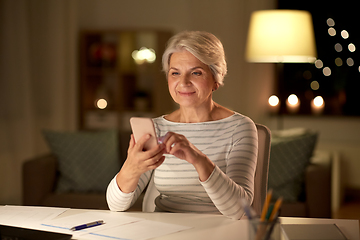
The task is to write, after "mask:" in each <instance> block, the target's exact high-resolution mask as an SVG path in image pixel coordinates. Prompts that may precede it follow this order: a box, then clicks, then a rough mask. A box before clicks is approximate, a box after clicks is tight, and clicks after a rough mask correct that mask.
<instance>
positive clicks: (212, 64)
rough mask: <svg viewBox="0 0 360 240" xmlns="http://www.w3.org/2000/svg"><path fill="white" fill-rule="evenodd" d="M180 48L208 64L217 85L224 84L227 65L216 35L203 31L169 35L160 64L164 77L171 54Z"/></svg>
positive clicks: (222, 48)
mask: <svg viewBox="0 0 360 240" xmlns="http://www.w3.org/2000/svg"><path fill="white" fill-rule="evenodd" d="M182 50H186V51H188V52H190V53H191V54H192V55H194V56H195V57H196V58H197V59H199V60H200V61H201V62H203V63H204V64H206V65H208V66H209V68H210V70H211V72H212V74H213V76H214V79H215V81H216V82H217V83H218V84H219V85H223V84H224V77H225V75H226V73H227V65H226V61H225V52H224V47H223V45H222V43H221V42H220V40H219V39H218V38H217V37H215V36H214V35H213V34H211V33H208V32H204V31H184V32H180V33H178V34H176V35H174V36H173V37H171V38H170V39H169V41H168V44H167V47H166V49H165V52H164V54H163V57H162V66H163V71H164V72H165V74H166V77H167V75H168V72H169V65H170V58H171V55H172V54H173V53H174V52H179V51H182Z"/></svg>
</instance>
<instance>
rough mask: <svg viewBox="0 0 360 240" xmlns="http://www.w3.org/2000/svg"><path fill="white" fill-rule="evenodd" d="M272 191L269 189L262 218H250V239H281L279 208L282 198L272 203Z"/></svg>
mask: <svg viewBox="0 0 360 240" xmlns="http://www.w3.org/2000/svg"><path fill="white" fill-rule="evenodd" d="M271 197H272V191H271V190H269V192H268V194H267V196H266V200H265V203H264V206H263V209H262V212H261V216H260V219H259V218H254V219H250V220H249V239H250V240H278V239H280V222H279V219H278V217H279V210H280V207H281V204H282V198H281V197H280V198H278V199H277V200H276V201H275V203H271Z"/></svg>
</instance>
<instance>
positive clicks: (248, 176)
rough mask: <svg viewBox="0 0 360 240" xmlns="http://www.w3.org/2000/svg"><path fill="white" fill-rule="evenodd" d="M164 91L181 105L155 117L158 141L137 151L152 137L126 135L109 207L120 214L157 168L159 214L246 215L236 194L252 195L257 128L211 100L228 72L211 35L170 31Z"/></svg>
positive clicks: (164, 63) (248, 196)
mask: <svg viewBox="0 0 360 240" xmlns="http://www.w3.org/2000/svg"><path fill="white" fill-rule="evenodd" d="M162 64H163V70H164V71H165V74H166V76H167V82H168V87H169V92H170V94H171V96H172V98H173V100H174V101H175V102H176V103H177V104H178V105H179V108H178V109H177V110H175V111H174V112H172V113H170V114H168V115H164V116H161V117H158V118H155V119H153V121H154V124H155V128H156V132H157V135H158V136H159V137H160V136H162V137H161V139H162V143H161V144H159V145H158V146H156V147H154V148H152V149H150V150H147V151H142V149H143V146H144V143H145V142H146V141H147V140H148V139H149V136H146V135H145V136H143V137H142V138H140V139H139V141H138V142H135V140H134V137H133V136H131V139H130V143H129V148H128V155H127V159H126V161H125V163H124V165H123V167H122V168H121V170H120V171H119V173H118V174H117V175H116V176H115V177H114V178H113V180H112V181H111V182H110V184H109V186H108V189H107V202H108V205H109V208H110V210H113V211H125V210H127V209H129V208H130V207H131V205H132V204H133V203H134V202H135V201H136V200H137V198H138V196H139V195H140V194H141V192H142V191H143V189H144V188H145V187H146V185H147V183H148V182H149V179H150V176H151V174H152V172H153V171H154V182H155V186H156V188H157V189H158V191H159V192H160V195H159V196H158V197H157V198H156V200H155V205H156V211H168V212H197V213H218V214H219V213H221V214H223V215H225V216H227V217H230V218H233V219H240V218H241V217H242V215H243V214H244V210H243V209H242V204H241V200H240V199H241V198H245V199H246V200H247V201H248V202H249V203H251V202H252V200H253V197H254V175H255V168H256V161H257V130H256V126H255V124H254V122H253V121H252V120H251V119H250V118H248V117H246V116H244V115H242V114H240V113H237V112H234V111H231V110H229V109H227V108H225V107H223V106H221V105H219V104H217V103H216V102H214V101H213V99H212V95H213V92H214V91H215V90H217V89H218V87H219V86H220V85H223V81H224V76H225V75H226V72H227V67H226V61H225V53H224V49H223V46H222V44H221V42H220V40H219V39H218V38H216V37H215V36H214V35H212V34H210V33H207V32H201V31H185V32H180V33H178V34H176V35H175V36H173V37H172V38H171V39H170V40H169V42H168V45H167V48H166V50H165V52H164V54H163V59H162Z"/></svg>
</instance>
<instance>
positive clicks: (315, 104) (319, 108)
mask: <svg viewBox="0 0 360 240" xmlns="http://www.w3.org/2000/svg"><path fill="white" fill-rule="evenodd" d="M324 106H325V102H324V99H323V98H322V97H321V96H317V97H315V98H314V99H313V100H312V101H311V112H312V113H313V114H315V115H320V114H321V113H322V112H323V111H324Z"/></svg>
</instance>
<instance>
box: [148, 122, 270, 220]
mask: <svg viewBox="0 0 360 240" xmlns="http://www.w3.org/2000/svg"><path fill="white" fill-rule="evenodd" d="M256 128H257V132H258V159H257V165H256V171H255V180H254V201H253V203H252V207H253V208H254V210H255V212H256V213H257V214H258V215H260V214H261V208H262V206H263V204H264V202H265V198H266V193H267V182H268V172H269V158H270V130H269V129H268V128H267V127H265V126H264V125H261V124H256ZM159 194H160V193H159V191H158V190H157V189H156V187H155V184H154V172H153V173H152V175H151V178H150V182H149V184H148V186H147V189H146V192H145V196H144V200H143V204H142V211H143V212H154V211H155V203H154V201H155V198H156V197H157V196H159Z"/></svg>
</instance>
